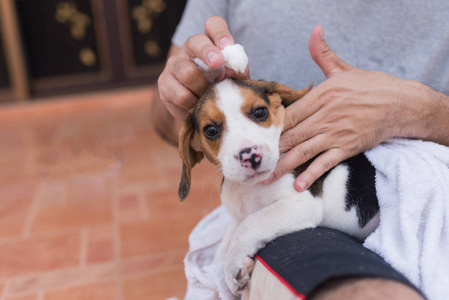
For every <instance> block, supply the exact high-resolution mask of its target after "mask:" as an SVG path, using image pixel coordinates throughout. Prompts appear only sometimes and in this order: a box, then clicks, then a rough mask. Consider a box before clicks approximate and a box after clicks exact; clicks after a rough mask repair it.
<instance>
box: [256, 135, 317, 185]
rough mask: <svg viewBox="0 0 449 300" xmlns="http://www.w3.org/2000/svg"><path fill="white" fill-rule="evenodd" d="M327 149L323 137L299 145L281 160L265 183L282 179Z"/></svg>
mask: <svg viewBox="0 0 449 300" xmlns="http://www.w3.org/2000/svg"><path fill="white" fill-rule="evenodd" d="M325 149H326V144H325V140H324V138H323V137H321V136H317V137H315V138H313V139H310V140H307V141H305V142H304V143H301V144H299V145H298V146H296V147H294V148H293V149H291V150H290V151H288V152H287V153H286V154H285V155H284V156H282V157H281V158H280V159H279V161H278V163H277V165H276V168H275V169H274V171H273V173H272V174H271V175H270V177H269V178H268V179H267V180H265V181H264V182H263V183H264V184H269V183H271V182H273V181H275V180H277V179H279V178H281V177H282V176H284V175H285V174H286V173H288V172H290V171H291V170H293V169H295V168H296V167H298V166H300V165H302V164H304V163H306V162H307V161H309V160H311V159H312V158H314V157H315V156H317V155H318V154H319V153H321V152H323V151H324V150H325Z"/></svg>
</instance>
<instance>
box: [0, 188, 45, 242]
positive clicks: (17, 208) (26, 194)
mask: <svg viewBox="0 0 449 300" xmlns="http://www.w3.org/2000/svg"><path fill="white" fill-rule="evenodd" d="M36 188H37V182H36V181H31V182H30V181H19V182H15V183H8V184H4V185H0V236H2V237H5V236H14V235H19V234H20V233H21V232H22V229H23V226H24V224H25V221H26V218H27V216H28V213H29V212H30V208H31V205H32V203H33V197H34V195H35V193H36Z"/></svg>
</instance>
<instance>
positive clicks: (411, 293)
mask: <svg viewBox="0 0 449 300" xmlns="http://www.w3.org/2000/svg"><path fill="white" fill-rule="evenodd" d="M309 299H310V300H333V299H346V300H351V299H363V300H370V299H387V300H388V299H407V300H423V299H424V298H423V296H422V295H421V294H420V293H419V292H417V291H416V290H415V289H414V288H412V287H410V286H408V285H405V284H403V283H400V282H398V281H395V280H390V279H385V278H374V277H344V278H338V279H332V280H329V281H327V282H325V283H323V284H322V285H320V286H319V287H318V288H316V289H315V291H313V293H312V294H311V295H310V297H309Z"/></svg>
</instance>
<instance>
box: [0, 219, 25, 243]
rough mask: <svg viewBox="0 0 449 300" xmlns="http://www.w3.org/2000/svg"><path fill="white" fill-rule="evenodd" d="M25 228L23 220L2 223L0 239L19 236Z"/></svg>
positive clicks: (0, 225) (0, 224) (0, 223)
mask: <svg viewBox="0 0 449 300" xmlns="http://www.w3.org/2000/svg"><path fill="white" fill-rule="evenodd" d="M24 226H25V220H24V219H23V218H18V219H16V220H9V221H5V222H0V238H4V237H12V236H19V235H21V234H22V232H23V228H24Z"/></svg>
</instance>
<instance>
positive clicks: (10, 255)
mask: <svg viewBox="0 0 449 300" xmlns="http://www.w3.org/2000/svg"><path fill="white" fill-rule="evenodd" d="M79 255H80V235H79V234H66V235H58V236H52V237H40V238H31V239H26V240H22V241H17V242H10V243H3V244H2V245H1V246H0V278H5V277H8V276H17V275H23V274H28V273H32V272H43V271H49V270H54V269H59V268H65V267H70V266H74V265H76V264H77V263H78V262H79Z"/></svg>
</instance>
